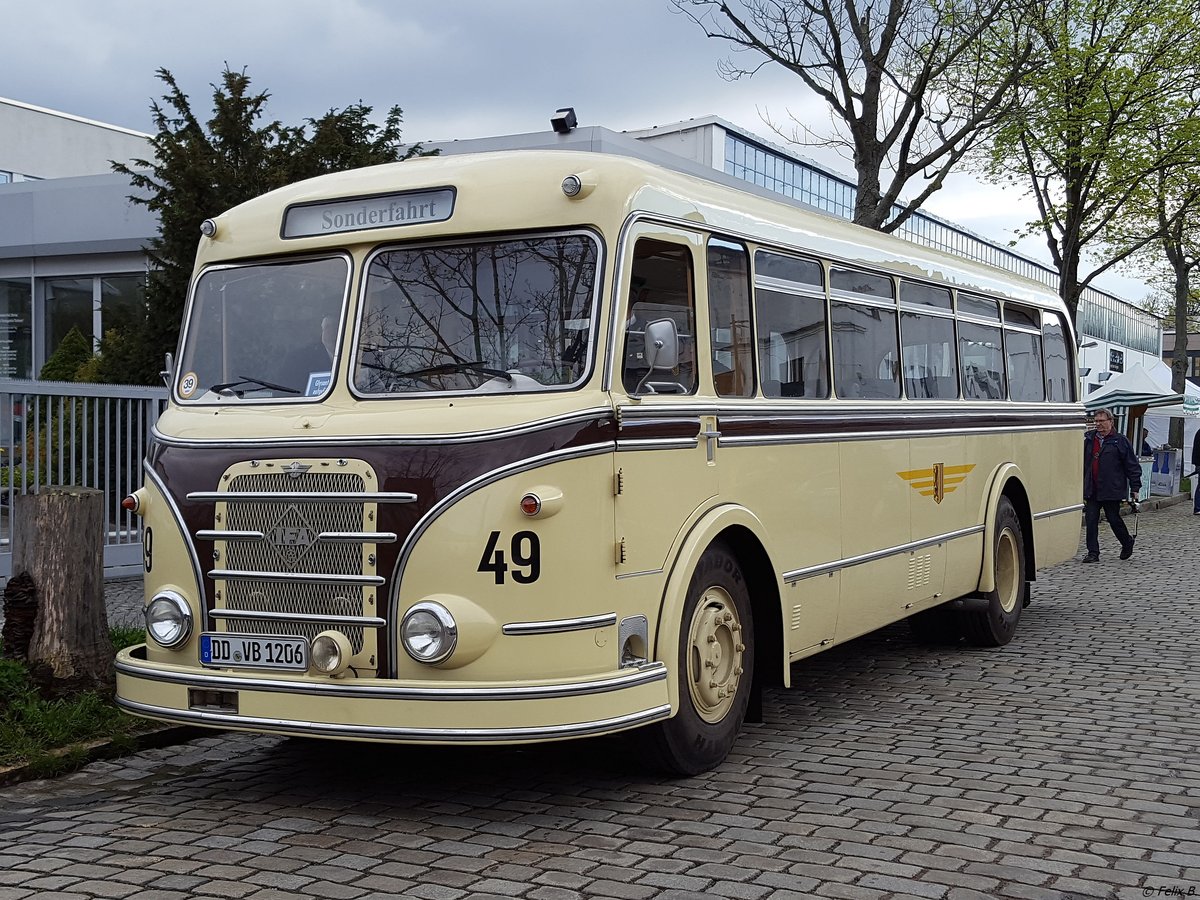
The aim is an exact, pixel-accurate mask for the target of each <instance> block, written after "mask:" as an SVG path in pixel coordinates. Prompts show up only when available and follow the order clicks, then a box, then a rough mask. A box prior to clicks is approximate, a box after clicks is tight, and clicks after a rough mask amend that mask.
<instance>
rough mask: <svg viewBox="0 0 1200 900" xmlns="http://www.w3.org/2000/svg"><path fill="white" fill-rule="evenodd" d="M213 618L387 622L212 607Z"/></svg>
mask: <svg viewBox="0 0 1200 900" xmlns="http://www.w3.org/2000/svg"><path fill="white" fill-rule="evenodd" d="M209 615H210V616H212V617H213V618H214V619H266V620H268V621H271V622H310V623H313V624H320V625H324V624H330V625H356V626H361V627H363V628H382V627H383V626H384V625H386V624H387V622H385V621H383V619H381V618H379V617H378V616H321V615H317V614H315V613H285V612H266V611H263V610H253V609H214V610H210V611H209Z"/></svg>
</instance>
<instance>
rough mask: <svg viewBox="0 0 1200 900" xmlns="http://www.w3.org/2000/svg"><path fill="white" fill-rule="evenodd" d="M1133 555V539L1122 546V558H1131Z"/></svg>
mask: <svg viewBox="0 0 1200 900" xmlns="http://www.w3.org/2000/svg"><path fill="white" fill-rule="evenodd" d="M1131 556H1133V541H1130V542H1129V543H1128V544H1126V545H1125V546H1124V547H1122V548H1121V559H1129V557H1131Z"/></svg>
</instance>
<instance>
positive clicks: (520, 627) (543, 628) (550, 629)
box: [500, 612, 617, 634]
mask: <svg viewBox="0 0 1200 900" xmlns="http://www.w3.org/2000/svg"><path fill="white" fill-rule="evenodd" d="M616 624H617V614H616V613H615V612H611V613H604V614H603V615H599V616H580V617H579V618H577V619H552V620H550V621H547V622H510V623H509V624H507V625H505V626H504V627H503V628H501V629H500V630H501V631H502V632H504V633H505V634H559V633H561V632H564V631H587V630H589V629H591V628H605V627H607V626H609V625H616Z"/></svg>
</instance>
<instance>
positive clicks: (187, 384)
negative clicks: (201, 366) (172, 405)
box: [179, 372, 200, 400]
mask: <svg viewBox="0 0 1200 900" xmlns="http://www.w3.org/2000/svg"><path fill="white" fill-rule="evenodd" d="M199 384H200V379H199V378H197V377H196V373H195V372H188V373H187V374H186V375H184V376H183V377H182V378H180V379H179V396H180V397H182V398H183V399H184V400H188V399H190V398H191V396H192V394H194V393H196V386H197V385H199Z"/></svg>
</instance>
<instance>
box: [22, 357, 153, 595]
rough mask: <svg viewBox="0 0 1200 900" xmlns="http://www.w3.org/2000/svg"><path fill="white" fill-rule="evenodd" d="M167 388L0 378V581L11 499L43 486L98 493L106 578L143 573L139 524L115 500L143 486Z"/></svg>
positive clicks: (136, 519) (135, 518)
mask: <svg viewBox="0 0 1200 900" xmlns="http://www.w3.org/2000/svg"><path fill="white" fill-rule="evenodd" d="M166 402H167V391H166V388H153V387H133V386H127V385H111V384H74V383H70V382H57V381H25V380H22V379H0V577H2V578H8V577H9V576H10V575H11V574H12V538H13V532H12V528H13V518H12V510H13V508H14V498H15V497H16V496H17V495H18V494H32V493H36V492H37V491H38V490H39V488H40V487H41V486H42V485H51V484H62V485H76V486H80V487H91V488H96V489H98V490H100V491H103V493H104V521H105V523H106V525H105V530H104V573H105V576H106V577H118V576H122V575H136V574H138V573H140V572H141V570H142V535H141V522H140V520H139V519H138V518H137V516H135V515H133V513H131V512H129V511H128V510H125V509H122V508H121V500H122V499H124V498H125V497H126V496H127V495H128V494H130V493H131V492H132V491H134V490H136V489H137V488H139V487H140V486H141V484H142V459H143V458H144V457H145V455H146V446H147V444H148V442H149V438H150V429H151V427H152V426H153V425H154V423H155V422H156V421H157V420H158V416H159V413H161V412H162V410H163V408H164V407H165V406H166Z"/></svg>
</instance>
